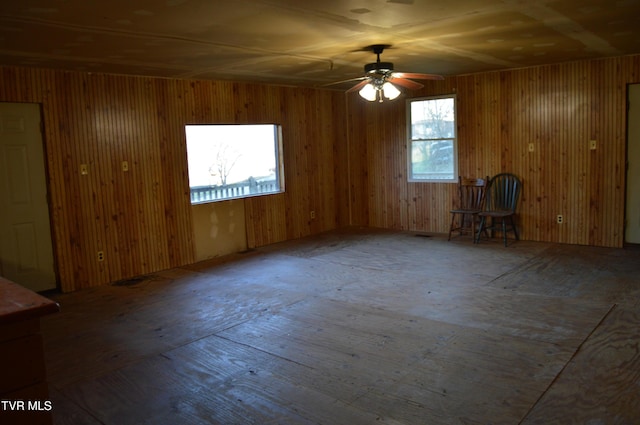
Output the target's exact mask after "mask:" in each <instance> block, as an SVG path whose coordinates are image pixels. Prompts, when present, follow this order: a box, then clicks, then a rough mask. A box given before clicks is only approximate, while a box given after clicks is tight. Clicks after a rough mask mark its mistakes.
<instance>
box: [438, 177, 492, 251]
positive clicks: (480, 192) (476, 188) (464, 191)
mask: <svg viewBox="0 0 640 425" xmlns="http://www.w3.org/2000/svg"><path fill="white" fill-rule="evenodd" d="M488 182H489V177H488V176H487V178H485V179H474V178H467V177H460V176H458V208H456V209H453V210H451V211H450V212H451V225H450V226H449V239H448V240H451V233H452V232H455V231H458V232H459V233H460V235H462V234H463V233H466V232H468V231H470V232H471V235H472V237H474V238H475V234H476V222H477V221H478V214H479V213H480V212H481V211H482V209H483V207H484V199H485V194H486V193H487V184H488ZM458 216H459V222H458V223H457V225H456V217H458Z"/></svg>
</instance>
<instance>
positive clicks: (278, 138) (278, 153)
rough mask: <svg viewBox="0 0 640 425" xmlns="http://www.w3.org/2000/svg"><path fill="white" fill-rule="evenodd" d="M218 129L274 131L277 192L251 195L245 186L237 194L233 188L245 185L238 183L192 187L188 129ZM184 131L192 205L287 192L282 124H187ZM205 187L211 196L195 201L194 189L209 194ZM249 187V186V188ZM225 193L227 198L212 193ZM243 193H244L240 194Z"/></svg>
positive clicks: (202, 196) (270, 191) (237, 189)
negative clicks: (258, 127) (268, 127)
mask: <svg viewBox="0 0 640 425" xmlns="http://www.w3.org/2000/svg"><path fill="white" fill-rule="evenodd" d="M207 126H208V127H216V126H220V127H243V126H244V127H251V126H270V127H272V129H273V134H274V144H273V150H274V151H273V153H274V160H275V171H274V172H275V182H276V184H277V190H269V191H253V192H252V191H251V190H250V189H249V191H250V193H246V191H247V190H248V189H247V188H246V187H244V186H247V185H243V189H242V191H241V190H239V188H236V190H235V194H234V193H233V192H234V190H233V189H230V187H231V186H240V185H238V183H243V182H244V181H243V182H237V183H229V184H227V185H214V184H211V185H202V186H192V185H191V179H190V178H189V170H190V166H191V165H190V163H189V149H188V144H189V142H188V140H187V127H207ZM184 129H185V130H184V131H185V149H186V150H187V158H186V160H187V178H188V180H189V202H190V204H191V205H201V204H209V203H215V202H224V201H231V200H237V199H245V198H252V197H257V196H269V195H276V194H279V193H284V192H285V182H284V161H283V157H284V156H283V148H282V147H283V143H282V125H281V124H275V123H242V124H236V123H205V124H185V125H184ZM253 182H255V180H253ZM205 187H210V188H211V189H210V191H211V193H210V194H204V195H202V194H201V195H199V196H196V198H198V197H199V199H194V191H193V188H201V189H202V190H201V191H199V192H207V191H206V189H204V188H205ZM247 187H248V186H247ZM216 190H217V191H218V192H220V191H225V192H226V193H227V196H224V197H219V198H216V197H213V196H214V195H212V193H213V192H214V191H216ZM240 192H242V193H240Z"/></svg>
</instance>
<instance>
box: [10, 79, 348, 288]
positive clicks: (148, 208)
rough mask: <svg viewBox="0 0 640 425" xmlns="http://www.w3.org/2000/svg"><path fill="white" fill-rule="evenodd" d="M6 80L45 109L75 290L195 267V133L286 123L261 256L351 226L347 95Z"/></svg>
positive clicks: (251, 218) (53, 196)
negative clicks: (191, 162)
mask: <svg viewBox="0 0 640 425" xmlns="http://www.w3.org/2000/svg"><path fill="white" fill-rule="evenodd" d="M0 78H1V79H0V101H3V102H34V103H39V104H41V105H42V111H43V121H44V131H45V135H44V140H45V151H46V154H47V164H46V165H47V171H48V178H49V182H48V184H49V196H50V209H51V220H52V224H53V232H54V249H55V253H56V264H57V270H58V277H59V284H60V287H61V289H62V290H63V291H73V290H77V289H81V288H86V287H91V286H96V285H100V284H104V283H108V282H114V281H118V280H122V279H126V278H129V277H133V276H138V275H143V274H147V273H150V272H153V271H158V270H163V269H168V268H171V267H178V266H181V265H185V264H190V263H193V262H194V261H195V252H194V240H193V231H194V230H193V226H192V210H191V205H190V202H189V184H188V174H187V162H186V149H185V133H184V125H185V124H202V123H277V124H282V127H283V143H284V164H285V181H286V188H287V191H286V193H284V194H280V195H274V196H266V197H260V198H249V199H246V200H245V203H246V205H245V210H246V211H247V215H246V217H247V220H246V227H247V235H248V243H249V246H261V245H265V244H269V243H274V242H279V241H283V240H286V239H291V238H296V237H301V236H306V235H309V234H314V233H318V232H322V231H326V230H330V229H334V228H335V227H336V226H338V225H339V224H340V225H347V224H348V219H349V217H348V209H347V208H344V207H338V206H337V202H338V200H340V202H343V203H345V204H346V195H345V192H344V188H339V187H338V186H339V185H338V184H336V182H337V181H340V180H346V175H347V172H346V170H347V165H346V161H344V160H342V161H341V160H340V159H339V157H338V154H337V153H336V149H337V148H336V146H343V145H344V146H346V145H347V141H346V130H345V128H346V125H345V121H346V113H345V108H346V104H345V102H344V96H343V94H342V93H340V92H336V91H329V90H314V89H295V88H288V87H277V86H268V85H259V84H246V83H232V82H212V81H191V80H171V79H158V78H141V77H126V76H115V75H101V74H86V73H77V72H61V71H52V70H36V69H23V68H13V67H0ZM122 161H127V162H128V164H129V171H126V172H125V171H122ZM81 164H87V166H88V170H89V173H88V175H86V176H82V175H81V174H80V165H81ZM338 179H340V180H338ZM339 191H340V192H339ZM311 210H314V211H315V212H316V219H315V220H310V214H309V212H310V211H311ZM196 231H197V229H196ZM98 251H103V252H104V254H105V259H104V261H102V262H100V261H97V252H98Z"/></svg>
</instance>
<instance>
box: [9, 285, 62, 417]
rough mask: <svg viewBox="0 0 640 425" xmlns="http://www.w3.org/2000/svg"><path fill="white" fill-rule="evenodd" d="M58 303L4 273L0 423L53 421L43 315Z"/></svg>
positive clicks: (52, 310)
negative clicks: (43, 344) (42, 333)
mask: <svg viewBox="0 0 640 425" xmlns="http://www.w3.org/2000/svg"><path fill="white" fill-rule="evenodd" d="M56 311H58V304H56V303H55V302H54V301H51V300H49V299H47V298H45V297H43V296H41V295H38V294H36V293H35V292H33V291H30V290H28V289H26V288H23V287H22V286H20V285H17V284H15V283H13V282H11V281H9V280H7V279H4V278H2V277H0V423H7V424H8V423H10V424H16V425H17V424H29V425H34V424H38V425H40V424H51V422H52V419H51V410H52V409H53V408H54V406H53V405H52V404H51V402H50V400H49V391H48V385H47V378H46V370H45V363H44V350H43V346H42V336H41V335H40V317H42V316H43V315H46V314H50V313H54V312H56Z"/></svg>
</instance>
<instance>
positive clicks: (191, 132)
mask: <svg viewBox="0 0 640 425" xmlns="http://www.w3.org/2000/svg"><path fill="white" fill-rule="evenodd" d="M185 132H186V138H187V161H188V169H189V186H190V188H191V203H192V204H197V203H203V202H213V201H219V200H224V199H232V198H242V197H246V196H255V195H262V194H268V193H277V192H280V191H281V178H280V176H281V173H280V167H279V164H278V158H279V154H278V149H279V146H280V140H279V134H280V131H279V127H278V126H276V125H271V124H268V125H264V124H262V125H187V126H186V127H185Z"/></svg>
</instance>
